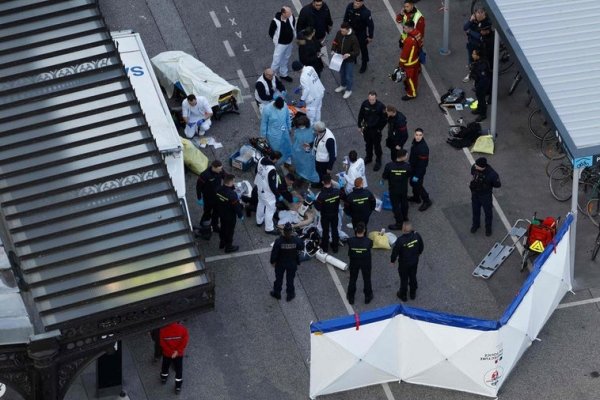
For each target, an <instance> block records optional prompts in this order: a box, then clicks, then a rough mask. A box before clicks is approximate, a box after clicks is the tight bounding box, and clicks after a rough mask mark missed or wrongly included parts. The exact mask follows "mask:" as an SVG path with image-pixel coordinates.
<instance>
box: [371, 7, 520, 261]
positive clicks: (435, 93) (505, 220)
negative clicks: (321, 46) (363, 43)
mask: <svg viewBox="0 0 600 400" xmlns="http://www.w3.org/2000/svg"><path fill="white" fill-rule="evenodd" d="M383 3H384V4H385V7H386V8H387V10H388V12H389V14H390V16H391V17H392V20H394V24H396V29H398V32H399V33H402V28H401V27H400V24H398V23H396V13H395V12H394V9H393V8H392V5H391V4H390V1H389V0H383ZM421 73H422V74H423V77H424V78H425V81H427V86H429V89H430V90H431V92H432V93H433V97H434V98H436V99H439V98H440V97H441V96H440V92H438V90H437V88H436V87H435V85H434V84H433V81H432V80H431V77H430V76H429V73H428V72H427V69H426V68H425V66H421ZM444 116H445V117H446V121H448V125H456V122H454V120H453V119H452V117H451V116H450V113H449V112H447V113H445V114H444ZM463 153H464V154H465V156H466V157H467V161H469V164H471V165H473V164H475V159H474V158H473V156H472V155H471V152H470V151H469V149H468V148H467V147H463ZM493 204H494V208H495V209H496V212H497V213H498V216H499V217H500V220H501V221H502V224H503V225H504V227H505V228H506V230H507V231H509V230H510V228H512V225H511V224H510V222H508V218H506V214H505V213H504V211H503V210H502V208H501V207H500V204H499V203H498V200H496V196H494V197H493ZM516 246H517V250H518V251H519V253H520V254H523V250H524V249H523V246H522V245H521V243H519V242H517V243H516Z"/></svg>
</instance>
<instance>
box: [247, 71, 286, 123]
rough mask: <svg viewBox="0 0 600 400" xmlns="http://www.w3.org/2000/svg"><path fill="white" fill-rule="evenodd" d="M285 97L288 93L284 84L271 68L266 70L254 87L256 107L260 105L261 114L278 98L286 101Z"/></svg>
mask: <svg viewBox="0 0 600 400" xmlns="http://www.w3.org/2000/svg"><path fill="white" fill-rule="evenodd" d="M285 96H286V91H285V86H283V83H281V81H280V80H279V78H278V77H276V76H275V74H274V73H273V70H272V69H271V68H267V69H265V71H264V72H263V74H262V75H261V76H260V77H259V78H258V79H257V80H256V84H255V85H254V100H256V105H258V109H259V111H260V112H261V114H262V110H263V108H264V107H265V106H266V105H267V104H269V103H271V102H272V101H273V100H275V98H277V97H283V98H284V99H285Z"/></svg>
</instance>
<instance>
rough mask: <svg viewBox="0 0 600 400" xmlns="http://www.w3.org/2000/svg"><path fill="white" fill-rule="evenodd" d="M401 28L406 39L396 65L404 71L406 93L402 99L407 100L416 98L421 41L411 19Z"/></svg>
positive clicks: (419, 71)
mask: <svg viewBox="0 0 600 400" xmlns="http://www.w3.org/2000/svg"><path fill="white" fill-rule="evenodd" d="M402 29H403V31H404V33H406V39H404V42H403V45H402V51H401V52H400V62H399V63H398V67H400V68H402V69H403V70H404V72H405V73H406V78H404V90H406V94H405V95H404V96H402V100H404V101H407V100H414V99H416V98H417V87H418V86H419V73H421V62H420V61H419V55H420V54H421V48H422V46H423V43H422V41H421V40H420V39H419V38H418V36H419V32H418V31H417V30H416V29H415V23H414V22H413V21H408V22H406V24H404V27H403V28H402Z"/></svg>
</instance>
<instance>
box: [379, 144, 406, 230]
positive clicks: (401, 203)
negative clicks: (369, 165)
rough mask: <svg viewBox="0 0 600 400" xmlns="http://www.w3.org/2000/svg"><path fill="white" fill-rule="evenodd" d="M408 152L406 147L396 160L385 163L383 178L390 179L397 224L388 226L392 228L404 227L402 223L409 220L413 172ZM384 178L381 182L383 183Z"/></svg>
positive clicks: (397, 155)
mask: <svg viewBox="0 0 600 400" xmlns="http://www.w3.org/2000/svg"><path fill="white" fill-rule="evenodd" d="M407 159H408V152H407V151H406V150H404V149H400V150H398V152H397V153H396V160H394V161H391V162H389V163H387V164H386V165H385V168H384V169H383V175H382V178H383V179H386V180H387V181H388V185H389V191H390V202H391V203H392V211H393V212H394V219H395V220H396V223H395V224H391V225H389V226H388V229H390V230H393V231H394V230H395V231H397V230H400V229H402V223H403V222H404V221H408V180H409V178H410V176H411V174H412V169H411V168H410V164H409V163H408V162H406V160H407ZM383 179H382V180H381V181H380V183H381V184H382V185H383Z"/></svg>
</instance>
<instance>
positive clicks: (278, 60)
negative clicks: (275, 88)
mask: <svg viewBox="0 0 600 400" xmlns="http://www.w3.org/2000/svg"><path fill="white" fill-rule="evenodd" d="M293 48H294V46H293V43H290V44H276V45H275V50H273V62H272V63H271V69H272V70H273V72H274V73H275V75H278V76H288V63H289V61H290V57H291V56H292V49H293Z"/></svg>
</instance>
